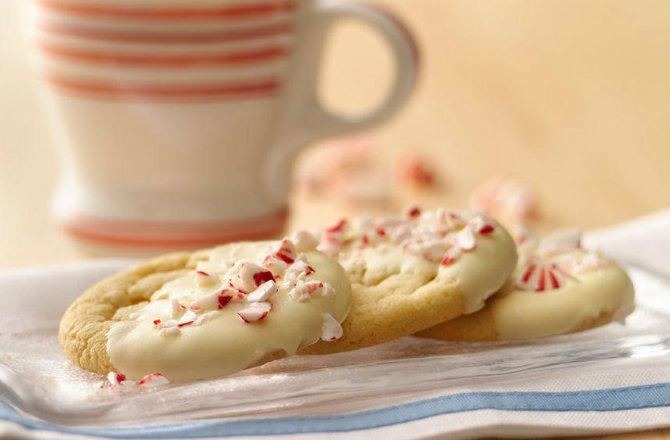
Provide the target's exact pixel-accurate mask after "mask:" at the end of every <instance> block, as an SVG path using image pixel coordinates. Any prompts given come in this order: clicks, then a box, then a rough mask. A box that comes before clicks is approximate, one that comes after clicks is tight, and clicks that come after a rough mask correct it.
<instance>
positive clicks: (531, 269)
mask: <svg viewBox="0 0 670 440" xmlns="http://www.w3.org/2000/svg"><path fill="white" fill-rule="evenodd" d="M517 240H518V241H519V252H520V254H521V255H520V257H521V258H520V260H519V265H518V267H517V269H516V270H515V273H514V274H513V275H512V277H511V282H510V283H508V285H507V286H506V288H505V289H503V291H501V292H500V294H499V295H498V296H496V297H494V298H493V300H492V301H490V302H489V305H488V308H489V311H490V313H491V316H492V317H493V321H494V323H495V331H496V334H497V335H498V338H499V339H528V338H537V337H542V336H550V335H557V334H564V333H570V332H574V331H578V330H580V329H582V328H584V327H585V326H588V324H589V323H593V322H597V320H598V319H603V317H605V318H606V319H607V318H609V319H614V320H622V319H623V318H625V316H626V315H628V314H629V313H631V312H632V311H633V309H634V308H635V303H634V288H633V285H632V283H631V281H630V278H628V275H627V274H626V272H624V271H623V270H622V269H621V268H620V267H618V266H617V265H616V264H615V263H614V262H612V261H610V260H607V259H606V258H604V257H602V256H600V255H598V254H597V253H594V252H588V251H585V250H583V249H581V248H580V246H581V245H580V243H581V232H580V231H579V230H576V229H571V230H565V231H559V232H556V233H554V234H552V235H550V236H548V237H546V238H544V239H542V240H540V239H539V238H538V237H536V236H534V235H533V234H532V233H530V232H529V231H526V230H524V231H521V233H520V234H519V235H518V238H517Z"/></svg>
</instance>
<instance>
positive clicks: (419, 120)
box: [0, 0, 670, 438]
mask: <svg viewBox="0 0 670 440" xmlns="http://www.w3.org/2000/svg"><path fill="white" fill-rule="evenodd" d="M20 2H21V0H3V1H2V5H0V57H1V59H2V62H1V63H0V90H1V91H2V92H0V93H1V95H0V266H17V265H24V264H35V263H47V262H55V261H63V260H71V259H77V258H82V257H85V256H86V254H85V253H82V252H81V251H80V250H79V249H78V248H76V247H74V246H73V245H72V244H71V243H70V242H69V241H68V240H67V239H66V238H64V237H62V236H61V234H60V233H59V232H58V231H57V230H56V229H55V228H54V227H53V225H52V224H51V223H50V221H49V217H48V200H49V196H50V192H51V190H52V188H53V185H54V182H55V179H56V175H57V166H56V154H55V147H56V146H55V142H54V139H53V136H52V135H51V133H50V130H49V129H48V123H47V121H46V120H45V117H44V116H45V113H44V112H43V111H42V109H41V108H40V106H39V99H38V94H37V92H36V90H35V89H36V84H37V82H36V80H35V78H34V76H33V75H32V72H31V70H30V68H29V53H28V50H27V45H26V43H25V37H24V32H23V21H22V19H21V14H20V13H19V10H18V9H19V8H18V7H17V6H18V5H19V3H20ZM382 3H388V4H389V5H390V6H391V7H392V8H393V9H394V10H396V11H397V12H399V13H400V14H402V16H403V17H404V18H405V19H406V21H407V22H408V23H409V24H410V26H411V28H412V29H413V31H414V32H415V33H416V35H417V38H418V40H419V42H420V45H421V48H422V51H423V61H424V62H423V70H422V77H421V81H420V83H419V86H418V89H417V91H416V94H415V96H414V98H413V100H412V102H411V103H410V104H409V105H408V106H407V107H406V108H405V109H404V110H403V111H402V112H401V114H399V115H398V117H397V118H396V119H395V120H394V121H392V122H391V123H389V124H387V126H385V127H381V128H380V129H379V130H378V131H377V132H376V133H375V135H376V136H377V138H378V142H379V143H380V144H382V145H384V147H385V148H386V149H387V151H388V152H389V154H390V155H394V154H397V153H399V152H402V151H405V150H409V149H412V150H418V151H422V152H424V153H425V154H427V155H429V156H430V157H431V159H432V160H433V161H434V162H435V163H437V164H439V168H440V172H441V173H442V174H443V176H444V183H445V185H444V191H443V192H441V193H440V194H439V195H433V196H431V197H430V203H438V202H439V203H448V204H463V203H465V201H466V200H467V195H468V193H469V191H470V190H471V189H472V188H473V186H474V185H476V184H477V183H478V182H480V181H482V180H483V179H486V178H488V177H490V176H493V175H507V176H513V177H515V178H518V179H520V180H522V181H525V182H527V183H529V184H531V185H532V186H533V187H534V188H535V189H536V190H537V191H538V193H539V194H540V196H541V200H542V208H543V212H544V217H543V220H542V221H543V222H544V223H545V225H549V226H551V227H554V226H560V225H580V226H583V227H587V228H591V227H598V226H604V225H610V224H614V223H617V222H620V221H622V220H625V219H628V218H632V217H634V216H637V215H641V214H644V213H648V212H651V211H653V210H656V209H659V208H662V207H666V206H668V205H670V177H669V174H670V80H669V79H668V78H670V2H667V1H665V0H642V1H623V0H609V1H605V0H526V1H520V0H504V1H503V0H486V1H472V0H463V1H454V0H386V1H384V2H382ZM380 49H381V47H380V42H379V40H378V39H376V38H374V37H373V36H370V35H369V34H368V33H367V32H365V30H364V29H362V28H361V27H359V26H347V29H343V30H342V32H340V33H339V34H338V36H337V37H335V38H333V40H332V44H331V47H330V51H331V53H332V56H331V57H328V58H327V59H328V61H327V63H326V66H325V75H324V91H323V95H324V99H325V101H326V102H328V103H330V104H331V105H333V106H334V107H337V108H339V109H345V110H352V109H361V108H362V107H364V106H365V105H370V104H371V103H373V102H374V101H375V99H379V98H380V96H382V95H383V91H384V87H385V85H386V84H388V83H389V78H390V76H389V74H388V72H387V68H386V67H387V66H388V63H389V59H388V55H387V54H386V53H385V52H384V51H383V50H380ZM294 207H295V210H294V217H293V220H292V221H293V224H296V225H302V226H309V225H316V224H323V223H324V222H325V221H330V220H332V216H334V215H336V214H339V212H340V211H341V209H342V207H340V206H337V205H332V204H327V203H326V204H323V203H322V204H320V205H317V204H316V203H315V202H313V201H309V200H305V199H303V198H300V197H296V198H295V201H294ZM323 213H327V214H326V215H323ZM319 214H321V215H319ZM645 438H670V435H669V434H667V431H666V434H660V433H659V434H649V435H647V436H646V437H645Z"/></svg>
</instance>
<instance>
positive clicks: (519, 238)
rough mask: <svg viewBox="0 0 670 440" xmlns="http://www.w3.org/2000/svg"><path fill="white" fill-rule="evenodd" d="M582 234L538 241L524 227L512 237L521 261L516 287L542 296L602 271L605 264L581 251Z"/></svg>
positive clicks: (570, 233)
mask: <svg viewBox="0 0 670 440" xmlns="http://www.w3.org/2000/svg"><path fill="white" fill-rule="evenodd" d="M581 235H582V234H581V231H580V230H578V229H567V230H563V231H557V232H555V233H553V234H551V235H549V236H547V237H545V238H542V239H540V238H539V237H538V236H536V235H535V234H533V232H532V231H530V230H528V229H526V228H525V227H518V228H517V230H516V231H515V234H514V239H515V241H516V242H517V249H518V251H519V255H520V256H521V260H520V263H519V271H518V274H517V279H516V282H515V286H516V287H517V288H519V289H521V290H526V291H532V292H544V291H547V290H556V289H560V288H561V287H563V286H564V285H565V284H566V283H567V282H568V281H576V282H578V281H579V280H578V278H577V275H579V274H582V273H585V272H590V271H593V270H597V269H600V268H603V267H605V266H606V265H607V264H609V263H608V261H607V260H606V259H604V258H602V257H601V256H599V255H598V254H596V253H592V252H587V251H584V250H583V249H582V248H581Z"/></svg>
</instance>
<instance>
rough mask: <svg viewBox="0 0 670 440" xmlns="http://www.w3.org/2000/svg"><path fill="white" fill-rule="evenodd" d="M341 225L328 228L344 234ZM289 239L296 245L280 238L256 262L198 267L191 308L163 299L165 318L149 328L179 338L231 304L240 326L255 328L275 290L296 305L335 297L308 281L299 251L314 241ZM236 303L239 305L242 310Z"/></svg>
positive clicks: (298, 236)
mask: <svg viewBox="0 0 670 440" xmlns="http://www.w3.org/2000/svg"><path fill="white" fill-rule="evenodd" d="M336 226H337V225H336ZM345 226H346V222H341V224H340V225H339V226H337V227H335V228H333V233H334V234H337V233H338V232H337V231H338V230H340V231H344V227H345ZM294 238H295V242H294V240H292V239H288V238H285V239H283V240H281V241H279V242H277V243H275V244H273V245H272V246H270V247H268V249H267V250H266V251H265V252H263V253H262V254H261V255H259V256H258V258H257V261H256V262H253V261H250V260H238V261H236V262H234V263H231V262H229V261H226V262H221V264H220V266H221V267H217V266H215V265H214V264H213V263H212V262H208V264H202V265H200V264H199V265H198V267H197V269H196V270H195V272H194V275H193V276H194V277H195V278H194V280H195V292H198V291H199V292H200V293H201V294H199V295H196V296H195V298H191V301H190V304H189V303H188V302H187V301H188V300H185V299H184V298H166V299H169V301H170V302H169V304H170V314H169V316H167V317H161V318H157V319H154V320H153V321H152V325H153V327H154V328H155V329H156V330H158V331H160V332H161V335H163V336H178V335H180V334H182V332H188V331H190V330H189V329H190V328H192V327H197V326H199V325H202V324H203V323H205V322H207V321H209V320H211V319H213V318H214V317H216V316H217V313H219V311H220V310H222V309H225V308H228V307H230V306H231V304H237V305H236V306H235V307H234V308H233V312H234V313H236V314H237V315H238V316H239V318H240V319H241V320H242V321H243V322H245V323H257V322H259V321H263V320H264V319H266V318H267V316H268V314H269V313H270V312H271V311H272V309H273V304H272V301H273V298H274V297H275V295H276V294H277V293H278V292H279V290H280V289H281V290H282V291H283V292H287V295H288V296H289V298H291V299H293V300H295V301H299V302H304V301H308V300H310V299H312V298H314V297H316V296H324V297H325V296H329V295H332V294H334V293H335V289H334V288H333V287H332V286H331V285H330V284H328V283H326V282H323V281H318V280H312V279H309V277H310V276H311V275H313V274H314V273H315V270H314V268H313V267H312V266H311V265H310V264H309V262H308V261H307V257H306V255H305V254H304V252H305V251H310V250H314V249H315V248H316V246H317V245H318V240H317V239H316V237H315V236H314V235H313V234H311V233H309V232H307V231H298V232H296V233H295V234H294ZM296 242H297V244H296ZM205 267H206V268H207V270H204V268H205ZM222 269H223V270H222ZM180 301H184V303H182V302H180ZM240 304H243V306H242V307H241V308H240Z"/></svg>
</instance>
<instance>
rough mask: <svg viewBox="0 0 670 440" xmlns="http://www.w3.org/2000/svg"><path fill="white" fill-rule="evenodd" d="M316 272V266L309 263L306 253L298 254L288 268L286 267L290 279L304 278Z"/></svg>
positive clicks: (287, 277) (287, 276)
mask: <svg viewBox="0 0 670 440" xmlns="http://www.w3.org/2000/svg"><path fill="white" fill-rule="evenodd" d="M313 273H314V268H313V267H312V266H310V265H309V263H307V259H306V258H305V256H304V255H300V256H298V258H297V259H296V260H295V263H293V264H292V265H291V266H290V267H289V268H288V269H286V274H285V276H286V279H288V280H298V279H304V278H305V277H307V276H309V275H311V274H313Z"/></svg>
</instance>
